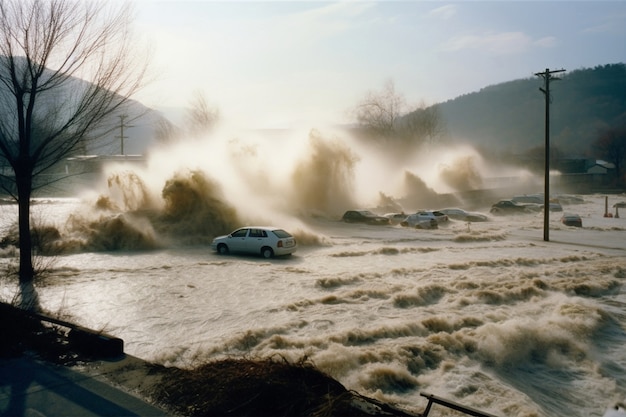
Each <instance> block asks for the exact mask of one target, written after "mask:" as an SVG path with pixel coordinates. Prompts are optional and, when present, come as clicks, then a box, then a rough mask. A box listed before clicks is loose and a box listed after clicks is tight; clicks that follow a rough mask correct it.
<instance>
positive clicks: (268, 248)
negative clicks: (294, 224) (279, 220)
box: [211, 226, 298, 258]
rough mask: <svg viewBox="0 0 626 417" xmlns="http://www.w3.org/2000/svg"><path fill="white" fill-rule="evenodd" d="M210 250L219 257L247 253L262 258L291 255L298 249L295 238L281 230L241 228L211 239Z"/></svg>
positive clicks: (262, 227) (260, 227)
mask: <svg viewBox="0 0 626 417" xmlns="http://www.w3.org/2000/svg"><path fill="white" fill-rule="evenodd" d="M211 249H213V250H214V251H216V252H217V253H219V254H220V255H226V254H228V253H231V252H232V253H249V254H256V255H261V256H262V257H264V258H272V257H274V256H283V255H291V254H292V253H294V252H295V251H296V250H297V249H298V244H297V242H296V238H295V237H293V236H292V235H291V234H289V233H287V232H286V231H284V230H283V229H279V228H276V227H266V226H246V227H241V228H239V229H237V230H235V231H234V232H232V233H231V234H229V235H225V236H218V237H216V238H215V239H213V242H212V243H211Z"/></svg>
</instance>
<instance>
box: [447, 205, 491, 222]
mask: <svg viewBox="0 0 626 417" xmlns="http://www.w3.org/2000/svg"><path fill="white" fill-rule="evenodd" d="M438 211H440V212H441V213H444V214H445V215H446V216H448V217H449V218H451V219H454V220H461V221H464V222H486V221H488V220H489V217H487V216H486V215H484V214H482V213H477V212H470V211H465V210H463V209H460V208H456V207H454V208H445V209H441V210H438Z"/></svg>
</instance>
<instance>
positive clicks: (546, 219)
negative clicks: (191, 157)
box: [535, 68, 565, 242]
mask: <svg viewBox="0 0 626 417" xmlns="http://www.w3.org/2000/svg"><path fill="white" fill-rule="evenodd" d="M564 71H565V70H564V69H560V70H552V71H550V70H549V69H548V68H546V70H545V71H544V72H538V73H536V74H535V75H537V76H539V77H542V78H543V88H541V87H540V88H539V90H541V92H542V93H543V95H544V96H545V98H546V138H545V141H546V143H545V162H544V163H545V168H544V169H545V172H544V175H545V177H544V190H543V240H545V241H546V242H548V241H549V240H550V81H552V80H560V78H557V77H554V76H553V75H552V74H555V73H559V72H564Z"/></svg>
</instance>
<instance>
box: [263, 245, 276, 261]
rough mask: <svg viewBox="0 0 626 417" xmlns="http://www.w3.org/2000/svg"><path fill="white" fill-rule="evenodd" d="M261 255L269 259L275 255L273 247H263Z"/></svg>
mask: <svg viewBox="0 0 626 417" xmlns="http://www.w3.org/2000/svg"><path fill="white" fill-rule="evenodd" d="M261 256H263V257H264V258H265V259H269V258H271V257H273V256H274V251H273V250H272V248H267V247H265V248H263V249H261Z"/></svg>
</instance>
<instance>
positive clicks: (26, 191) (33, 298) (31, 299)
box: [16, 173, 40, 311]
mask: <svg viewBox="0 0 626 417" xmlns="http://www.w3.org/2000/svg"><path fill="white" fill-rule="evenodd" d="M16 182H17V196H18V201H17V205H18V228H19V247H20V251H19V252H20V255H19V256H20V269H19V283H20V285H19V286H20V294H19V306H20V308H23V309H26V310H35V311H37V310H39V307H40V306H39V297H38V295H37V291H36V290H35V287H34V284H33V279H34V277H35V271H34V268H33V250H32V249H33V244H32V237H31V233H30V197H31V193H32V178H31V176H30V175H25V174H23V173H19V174H17V175H16Z"/></svg>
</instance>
